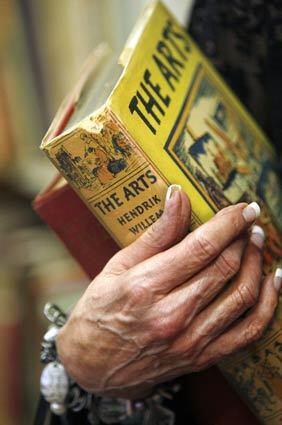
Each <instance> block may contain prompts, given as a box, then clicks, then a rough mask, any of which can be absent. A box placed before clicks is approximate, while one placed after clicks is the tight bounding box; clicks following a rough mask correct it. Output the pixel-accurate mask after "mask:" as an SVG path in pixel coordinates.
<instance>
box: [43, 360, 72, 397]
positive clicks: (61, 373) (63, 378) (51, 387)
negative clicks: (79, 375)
mask: <svg viewBox="0 0 282 425" xmlns="http://www.w3.org/2000/svg"><path fill="white" fill-rule="evenodd" d="M40 389H41V393H42V395H43V396H44V398H45V399H46V400H47V401H48V402H49V403H58V404H63V403H64V401H65V398H66V395H67V393H68V390H69V379H68V375H67V373H66V371H65V368H64V366H63V365H61V364H60V363H58V362H51V363H49V364H47V366H45V368H44V369H43V371H42V374H41V378H40Z"/></svg>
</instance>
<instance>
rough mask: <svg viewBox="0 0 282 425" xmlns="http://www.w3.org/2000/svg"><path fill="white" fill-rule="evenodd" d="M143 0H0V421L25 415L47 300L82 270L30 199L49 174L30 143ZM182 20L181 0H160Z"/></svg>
mask: <svg viewBox="0 0 282 425" xmlns="http://www.w3.org/2000/svg"><path fill="white" fill-rule="evenodd" d="M146 3H147V1H146V0H134V1H133V0H59V1H58V0H0V195H1V202H0V424H1V425H2V424H3V425H19V424H21V425H25V424H31V423H32V417H33V414H34V410H35V405H36V402H37V399H38V396H39V386H38V383H39V374H40V364H39V352H40V341H41V339H42V335H43V333H44V329H46V326H47V323H46V322H45V321H44V318H43V314H42V310H43V306H44V304H45V303H46V302H47V301H52V302H56V303H57V304H58V305H59V306H61V307H62V308H68V307H69V306H71V305H72V304H73V303H75V301H76V300H77V298H78V297H79V295H80V294H81V293H82V291H83V290H84V288H85V287H86V285H87V284H88V280H87V278H86V276H85V275H84V274H83V272H82V271H81V270H80V268H79V267H78V266H77V265H76V263H75V262H74V260H72V258H71V257H70V256H69V254H68V253H67V252H66V250H65V249H64V247H63V246H62V244H61V243H60V242H59V241H58V240H57V238H56V236H54V234H53V233H52V231H51V230H49V229H48V228H47V227H46V226H45V225H44V224H43V223H42V222H41V221H40V219H39V218H38V217H37V216H36V214H35V213H34V212H33V211H32V208H31V202H32V199H33V198H34V197H35V195H36V194H37V193H38V192H39V191H40V190H42V189H43V188H44V187H45V186H46V185H47V184H48V183H49V181H50V180H51V179H52V176H54V174H55V170H54V169H53V167H52V165H51V164H50V162H49V161H48V160H47V159H46V158H45V156H44V155H43V153H41V152H40V150H39V145H40V141H41V139H42V137H43V135H44V133H45V132H46V130H47V128H48V126H49V125H50V123H51V120H52V117H53V116H54V114H55V113H56V110H57V108H58V107H59V105H60V102H61V101H62V99H63V97H64V96H65V95H66V94H67V93H68V91H69V90H70V89H71V88H72V86H73V84H74V83H75V82H76V80H77V78H78V76H79V70H80V68H81V66H82V64H83V62H84V60H85V59H86V57H87V55H88V54H89V53H90V51H91V50H92V49H93V48H94V47H95V46H97V45H98V44H99V43H100V42H101V41H107V42H108V43H109V44H110V45H111V46H112V47H113V48H117V49H119V48H120V47H121V46H122V45H123V44H124V42H125V40H126V37H127V36H128V34H129V32H130V29H131V28H132V26H133V24H134V22H135V21H136V19H137V16H138V14H140V11H141V10H142V8H143V7H144V5H145V4H146ZM166 3H167V5H168V6H169V7H170V8H171V9H172V10H173V12H174V13H175V14H176V15H177V17H178V18H179V20H180V21H181V22H182V23H183V24H184V23H186V21H187V18H188V15H189V10H190V8H191V0H171V1H169V0H168V1H166Z"/></svg>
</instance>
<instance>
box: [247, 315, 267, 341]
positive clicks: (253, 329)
mask: <svg viewBox="0 0 282 425" xmlns="http://www.w3.org/2000/svg"><path fill="white" fill-rule="evenodd" d="M265 327H266V325H265V323H264V321H262V320H256V321H254V322H252V323H251V324H250V325H249V326H248V327H247V329H246V331H245V335H244V341H245V344H250V343H252V342H255V341H257V340H258V339H260V338H261V337H262V335H263V333H264V330H265Z"/></svg>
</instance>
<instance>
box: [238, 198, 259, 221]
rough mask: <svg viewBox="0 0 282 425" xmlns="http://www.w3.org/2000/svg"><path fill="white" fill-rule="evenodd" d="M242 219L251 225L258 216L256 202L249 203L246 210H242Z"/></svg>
mask: <svg viewBox="0 0 282 425" xmlns="http://www.w3.org/2000/svg"><path fill="white" fill-rule="evenodd" d="M242 214H243V217H244V219H245V220H246V221H247V222H248V223H251V222H252V221H254V220H255V219H256V218H258V217H259V215H260V206H259V204H258V203H257V202H251V203H250V204H249V205H247V206H246V208H244V209H243V212H242Z"/></svg>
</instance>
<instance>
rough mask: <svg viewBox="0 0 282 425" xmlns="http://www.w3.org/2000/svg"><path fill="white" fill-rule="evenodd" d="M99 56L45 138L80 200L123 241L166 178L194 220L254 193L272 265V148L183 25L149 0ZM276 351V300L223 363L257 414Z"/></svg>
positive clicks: (280, 393) (272, 395)
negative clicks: (262, 328)
mask: <svg viewBox="0 0 282 425" xmlns="http://www.w3.org/2000/svg"><path fill="white" fill-rule="evenodd" d="M99 55H100V65H99V66H95V67H94V68H95V72H94V71H93V72H89V74H88V76H87V78H86V79H85V82H84V86H83V89H82V91H81V93H80V96H79V98H78V99H77V102H76V105H75V113H74V114H73V116H72V117H71V119H70V121H69V123H68V125H67V127H66V128H65V129H64V131H63V132H62V134H60V135H59V136H57V137H55V138H50V133H49V134H47V136H46V138H45V139H44V140H43V142H42V146H41V147H42V149H43V150H44V151H45V152H46V154H47V155H48V157H49V158H50V159H51V161H52V162H53V163H54V164H55V166H56V167H57V168H58V169H59V171H60V172H61V173H62V174H63V176H64V177H65V178H66V180H67V181H68V182H69V184H70V185H71V186H72V187H73V188H74V190H75V191H76V192H77V194H78V195H79V196H80V197H81V199H82V200H83V201H84V202H85V203H86V204H87V206H88V207H89V208H90V210H91V211H92V212H93V213H94V214H95V216H96V217H97V218H98V219H99V221H100V222H101V223H102V224H103V225H104V226H105V228H106V229H107V231H108V232H109V233H110V234H111V235H112V237H113V238H114V239H115V240H116V242H117V243H118V244H119V245H120V246H121V247H122V246H126V245H128V244H130V243H131V242H132V241H133V240H135V239H136V238H137V237H138V236H139V235H140V234H141V233H142V232H144V231H145V230H146V229H147V228H148V227H149V226H150V225H151V224H152V223H154V222H155V221H156V220H157V219H158V218H159V217H160V216H161V214H162V212H163V205H164V198H165V192H166V190H167V187H168V185H170V184H172V183H175V184H180V185H181V186H182V188H183V189H184V190H185V191H186V192H187V193H188V194H189V197H190V199H191V202H192V209H193V211H192V228H195V227H197V226H199V225H200V224H201V223H203V222H205V221H207V220H208V219H209V218H211V217H212V216H213V214H214V213H215V212H216V211H218V210H219V209H221V208H223V207H225V206H227V205H229V204H234V203H237V202H240V201H244V202H251V201H254V200H256V201H257V202H258V203H259V204H260V206H261V209H262V214H261V217H260V219H259V224H260V225H261V226H262V227H264V229H265V232H266V234H267V240H266V248H265V253H264V259H265V264H266V270H269V269H271V268H272V267H273V265H274V264H275V263H276V262H277V261H278V260H279V259H280V258H281V256H282V242H281V227H282V223H281V208H282V203H281V188H280V186H279V182H278V177H277V175H276V174H275V172H274V167H273V163H274V162H275V154H274V151H273V148H272V146H271V145H270V143H269V141H268V140H267V137H266V136H265V134H264V133H263V131H262V130H261V129H260V128H259V126H258V125H257V124H256V123H255V122H254V120H253V119H252V118H251V116H250V115H249V113H248V112H247V111H246V109H245V108H244V107H243V106H242V104H241V103H240V102H239V101H238V99H237V98H236V96H235V95H234V94H233V93H232V92H231V90H230V89H229V88H228V87H227V85H226V84H225V83H224V81H223V80H222V78H221V77H220V76H219V74H218V73H217V72H216V71H215V69H214V68H213V66H212V65H211V64H210V63H209V62H208V60H207V59H206V58H205V57H204V55H203V54H202V53H201V51H200V50H199V49H198V48H197V46H196V44H195V43H194V42H193V40H192V39H191V38H190V37H189V36H188V35H187V33H186V32H185V30H184V29H183V28H181V27H180V25H179V24H178V23H177V21H176V20H175V19H174V17H173V16H172V15H171V14H170V13H169V12H168V10H167V9H166V8H165V7H164V5H163V4H162V3H161V2H152V3H151V4H150V5H149V6H148V7H147V8H146V9H145V12H144V14H143V15H142V17H141V18H140V20H139V21H138V23H137V25H136V27H135V28H134V30H133V33H132V35H131V36H130V38H129V40H128V42H127V44H126V46H125V48H124V50H123V52H122V54H121V55H120V56H115V54H113V53H111V52H110V50H109V49H106V51H105V52H104V53H103V54H101V52H100V53H99ZM101 57H102V59H101ZM101 62H103V66H102V65H101ZM279 350H280V351H281V304H280V309H279V311H278V313H277V320H276V322H275V323H274V324H273V326H272V328H271V329H270V330H269V331H268V333H267V335H266V336H265V338H264V340H263V342H260V343H258V344H256V345H254V346H252V347H251V348H250V349H248V350H244V352H243V353H240V355H239V357H236V356H235V357H232V358H230V359H228V361H227V363H224V364H222V366H221V367H222V370H223V371H224V372H225V374H226V375H227V376H228V378H229V379H230V381H231V382H233V383H234V384H235V386H236V388H237V389H239V391H241V393H242V394H243V395H244V397H245V399H246V400H247V401H248V402H249V403H250V406H251V408H252V409H253V410H254V411H255V413H256V414H257V415H258V416H259V418H260V419H261V420H262V423H265V424H273V425H276V424H281V421H282V408H281V397H282V383H281V379H280V378H281V375H280V374H281V370H280V369H281V365H280V368H279V365H278V364H277V362H278V358H279V352H280V351H279Z"/></svg>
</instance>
